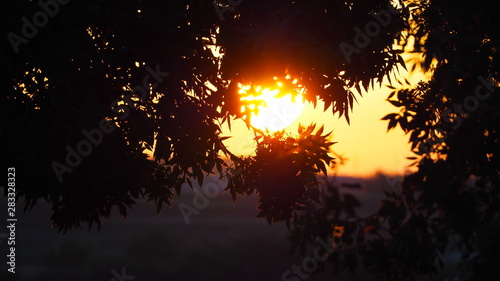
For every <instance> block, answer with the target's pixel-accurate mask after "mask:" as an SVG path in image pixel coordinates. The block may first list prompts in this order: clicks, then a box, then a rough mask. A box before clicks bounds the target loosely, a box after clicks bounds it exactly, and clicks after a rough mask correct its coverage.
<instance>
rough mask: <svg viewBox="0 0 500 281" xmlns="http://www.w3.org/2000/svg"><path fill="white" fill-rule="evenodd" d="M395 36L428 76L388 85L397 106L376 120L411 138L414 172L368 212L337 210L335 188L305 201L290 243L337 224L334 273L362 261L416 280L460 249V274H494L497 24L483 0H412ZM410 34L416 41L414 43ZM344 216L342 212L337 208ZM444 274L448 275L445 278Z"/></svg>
mask: <svg viewBox="0 0 500 281" xmlns="http://www.w3.org/2000/svg"><path fill="white" fill-rule="evenodd" d="M407 7H409V8H410V17H409V21H408V24H407V25H406V26H407V28H408V29H407V30H406V34H407V36H405V37H404V38H403V40H402V41H401V44H403V45H405V46H408V47H410V48H412V49H413V50H414V51H415V52H422V53H423V60H422V61H421V62H418V63H417V64H415V65H414V66H413V69H415V68H416V67H417V66H418V64H420V66H421V67H422V68H423V69H424V70H426V71H427V72H429V73H431V74H432V78H431V79H430V80H428V81H422V82H420V83H419V84H418V85H409V84H408V83H407V82H403V81H400V82H399V84H400V85H399V86H396V85H393V86H391V88H392V89H393V92H392V93H391V94H390V96H389V101H390V102H391V103H392V104H393V105H394V106H396V107H398V108H399V109H400V110H399V112H397V113H391V114H388V115H387V116H385V117H384V118H383V119H385V120H388V128H389V129H391V128H394V127H395V126H397V125H399V126H401V128H402V129H403V130H404V131H405V132H406V133H407V134H408V135H409V136H410V143H411V145H412V149H413V151H414V152H415V157H411V158H412V159H414V160H415V162H414V164H413V166H415V167H416V171H415V172H413V173H411V174H408V175H406V176H405V177H404V179H403V181H402V184H401V188H400V190H399V191H397V192H396V191H389V192H385V194H386V196H387V199H385V200H383V201H382V204H381V206H380V209H379V210H378V211H377V212H376V213H375V214H373V215H372V216H369V217H366V218H357V217H356V216H355V214H349V213H347V215H345V214H346V212H344V211H343V210H342V208H341V207H342V206H344V205H345V204H343V201H342V197H341V196H339V195H338V194H337V193H338V192H337V189H336V187H330V188H329V189H328V190H330V191H328V192H325V193H323V194H322V195H321V196H320V202H322V203H321V204H319V205H318V204H310V205H309V206H308V207H307V208H306V212H305V214H304V215H303V216H301V217H300V218H299V227H297V228H296V229H294V230H293V234H292V238H293V239H294V241H295V242H296V243H305V241H315V239H317V238H318V237H321V238H323V239H326V238H328V237H329V235H331V229H332V226H334V225H336V226H342V227H344V233H343V235H342V237H341V239H340V240H341V242H342V245H343V248H342V249H341V250H339V251H336V252H335V253H334V254H332V255H331V256H330V257H329V261H330V262H331V264H332V265H333V266H334V272H339V271H342V270H351V271H354V270H355V268H356V267H357V266H358V265H359V264H362V265H364V268H365V269H366V270H368V271H370V272H373V273H376V275H377V277H378V279H379V280H403V279H404V278H410V280H414V278H415V277H417V276H424V275H425V276H429V277H430V276H432V275H433V274H434V273H436V272H437V270H438V269H439V268H442V266H443V261H442V256H443V255H444V254H446V253H448V251H450V250H455V251H458V252H459V253H460V254H461V263H460V265H459V268H458V269H460V270H462V272H463V274H461V275H459V280H497V279H498V276H499V274H500V269H499V267H498V266H497V265H498V264H499V262H500V256H499V250H500V244H499V241H498V239H497V237H498V235H499V233H500V225H499V224H498V217H499V215H500V213H499V208H498V206H500V204H499V203H500V202H499V199H500V192H499V188H500V178H499V177H500V161H499V153H500V151H499V148H500V146H499V143H500V135H499V128H498V126H499V122H498V120H499V119H498V118H499V112H500V111H499V104H500V103H499V96H498V87H499V81H500V75H499V70H500V64H499V62H500V57H499V50H500V41H499V35H500V33H499V31H500V25H499V22H498V20H497V11H496V10H495V9H494V6H493V3H492V2H488V1H479V2H474V3H472V2H470V1H409V2H408V3H407ZM411 37H413V39H415V41H411V40H410V38H411ZM342 214H344V215H342ZM450 278H451V277H450Z"/></svg>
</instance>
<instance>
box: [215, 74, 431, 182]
mask: <svg viewBox="0 0 500 281" xmlns="http://www.w3.org/2000/svg"><path fill="white" fill-rule="evenodd" d="M400 73H401V75H404V76H406V77H407V79H408V80H409V81H410V82H411V83H412V84H414V83H417V82H418V81H420V80H423V79H424V77H425V76H424V75H423V74H422V73H421V72H418V73H413V74H412V75H409V74H408V73H407V72H406V71H405V70H404V69H402V68H401V69H400ZM388 84H389V83H388V81H384V83H382V87H381V88H380V87H378V88H377V87H376V88H375V90H373V91H371V90H370V91H369V92H368V93H363V97H359V95H358V96H356V98H357V100H358V103H357V104H356V103H355V104H354V111H353V112H352V113H351V114H350V118H351V124H350V125H348V124H347V122H346V120H345V118H344V117H342V118H340V119H339V118H338V114H335V115H334V116H333V115H332V113H331V111H330V110H327V111H326V112H322V108H323V105H322V104H318V105H319V106H318V109H314V108H313V106H312V105H311V104H307V105H306V106H305V108H304V110H303V112H302V114H301V115H300V117H299V118H298V119H297V120H296V121H295V122H294V123H293V124H292V125H290V126H289V127H287V128H286V130H287V131H289V132H292V133H293V132H297V125H298V123H299V122H300V123H301V124H303V125H309V124H310V123H312V122H316V123H317V124H318V125H319V126H320V125H325V131H326V132H329V131H331V130H333V141H336V142H338V143H336V144H334V145H333V149H334V150H335V152H337V153H339V154H341V155H343V156H345V157H346V158H348V160H347V161H346V163H345V164H344V165H342V166H339V167H338V175H340V176H358V177H360V176H361V177H368V176H371V175H373V174H375V173H376V172H377V171H381V172H383V173H387V174H394V175H403V174H404V170H405V166H406V165H407V163H410V161H409V160H406V157H407V156H414V155H413V154H412V153H411V152H410V145H409V143H408V138H409V136H407V135H404V133H403V131H402V130H401V128H400V127H399V126H398V127H397V128H395V129H393V130H391V131H389V132H387V121H382V120H380V119H381V118H382V117H383V116H385V115H386V114H388V113H391V112H397V111H398V109H397V108H396V107H394V106H392V105H391V104H390V103H388V102H387V101H386V99H387V97H388V95H389V93H390V89H389V88H387V87H385V86H384V85H388ZM224 135H226V136H233V137H232V138H230V139H228V140H226V141H225V144H226V145H227V146H228V148H229V149H230V150H231V151H232V152H233V153H235V154H239V155H241V154H243V155H248V154H251V153H253V152H254V150H255V143H254V142H253V140H252V138H253V134H252V132H251V131H249V130H247V128H246V126H245V124H244V123H243V121H241V120H239V121H237V122H235V123H234V124H232V131H229V129H228V128H225V129H224Z"/></svg>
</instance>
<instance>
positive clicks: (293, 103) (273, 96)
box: [238, 76, 304, 132]
mask: <svg viewBox="0 0 500 281" xmlns="http://www.w3.org/2000/svg"><path fill="white" fill-rule="evenodd" d="M286 79H290V77H289V76H287V77H286ZM274 80H275V81H276V85H275V86H274V87H266V88H264V87H263V86H260V85H258V86H251V85H242V84H238V87H239V93H240V94H241V95H242V97H241V100H242V101H244V102H246V104H245V105H243V106H242V108H241V111H242V112H244V111H245V109H247V108H248V109H250V110H251V114H250V116H249V118H250V124H251V125H252V126H253V127H255V128H257V129H260V130H266V129H267V130H269V131H271V132H273V131H279V130H283V129H285V128H286V127H288V126H290V125H291V124H292V123H293V122H294V121H295V120H297V118H299V116H300V114H301V113H302V110H303V108H304V103H303V102H302V101H303V98H302V95H301V94H300V93H297V94H292V93H291V91H293V90H292V89H286V88H285V87H284V83H283V82H281V81H278V79H277V77H274ZM292 83H293V84H296V83H297V79H294V80H293V82H292ZM287 92H288V94H284V95H283V93H287Z"/></svg>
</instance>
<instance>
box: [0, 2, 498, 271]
mask: <svg viewBox="0 0 500 281" xmlns="http://www.w3.org/2000/svg"><path fill="white" fill-rule="evenodd" d="M0 15H1V18H0V21H1V24H0V29H1V34H2V36H1V39H0V40H1V41H0V51H1V56H0V57H1V60H0V66H1V68H2V69H3V70H5V71H3V73H2V75H1V76H0V87H1V88H0V89H1V90H2V95H1V102H0V114H1V118H0V120H1V121H0V122H1V129H2V130H1V131H0V133H1V134H2V139H5V140H6V141H7V142H6V145H4V146H2V148H1V153H2V155H1V156H2V163H1V165H2V169H3V168H6V167H12V166H13V167H16V173H17V175H18V177H17V182H16V185H17V189H16V191H17V196H18V197H19V198H22V199H24V200H25V201H26V202H27V204H26V209H28V210H29V209H31V208H32V207H33V206H34V205H35V204H36V202H37V201H38V200H40V199H43V200H46V201H48V202H49V203H50V204H51V205H52V209H53V216H52V221H53V224H54V226H55V227H57V228H58V229H59V230H62V231H67V230H69V229H71V228H73V227H79V226H81V225H82V224H88V225H89V227H90V226H92V225H93V224H97V225H98V226H100V223H101V218H102V217H108V216H109V215H110V211H111V208H112V207H113V206H116V207H118V208H119V210H120V213H121V214H122V215H124V216H126V214H127V208H130V207H131V206H132V205H133V204H134V202H135V201H136V200H138V199H140V198H143V197H144V198H147V199H148V200H150V201H153V202H154V203H155V204H156V206H157V211H158V212H159V211H160V209H161V207H162V206H163V205H164V204H167V205H169V204H170V202H171V201H172V200H173V197H174V196H175V195H176V194H179V193H180V188H181V185H182V184H184V183H186V182H187V183H191V181H198V183H199V184H200V186H201V185H202V183H203V179H204V177H205V176H206V175H207V174H209V173H213V172H217V173H218V174H219V175H221V176H226V177H228V178H229V184H228V191H229V192H230V193H231V194H232V195H233V198H236V196H237V195H238V194H240V195H244V194H247V195H248V194H251V193H254V192H256V193H257V194H258V195H259V198H260V200H259V205H258V207H259V209H260V211H261V212H260V213H259V216H260V217H264V218H266V219H267V220H268V221H269V222H270V223H273V222H282V221H284V222H286V223H287V224H288V225H290V222H291V221H293V222H294V228H293V232H292V238H293V239H294V241H295V242H296V243H298V244H301V243H304V242H305V241H308V240H311V241H316V240H315V239H316V238H318V237H321V238H324V239H327V238H328V237H331V236H332V229H336V228H335V227H343V232H342V233H343V234H342V235H341V236H340V237H337V238H338V239H340V240H341V242H342V245H343V247H344V248H343V249H342V250H340V251H336V252H335V253H334V254H332V255H331V256H329V261H330V262H332V264H333V266H334V269H335V272H339V271H341V270H344V269H348V270H355V269H356V267H357V265H358V264H360V263H362V264H363V265H364V267H365V269H367V270H368V271H370V272H374V273H376V274H377V276H378V277H379V278H380V279H381V280H400V279H402V278H404V277H408V276H409V277H414V276H416V275H432V273H434V272H436V270H437V268H438V265H439V262H440V261H441V258H440V255H441V254H443V253H444V252H445V250H447V249H449V248H450V247H452V246H456V247H457V248H458V250H460V251H461V252H462V253H463V257H464V264H463V267H464V268H468V269H470V272H471V276H472V277H471V278H470V279H471V280H476V279H477V280H479V279H480V278H481V279H487V280H491V279H492V278H493V276H498V274H499V273H500V272H498V271H499V269H498V267H496V266H495V265H496V264H497V263H498V260H499V258H498V248H499V247H498V246H499V245H498V241H496V240H495V239H493V237H495V235H496V236H498V232H499V227H498V225H496V226H495V225H490V224H487V223H486V222H487V221H490V220H491V219H492V218H494V217H495V216H496V215H498V207H496V206H498V203H499V192H498V188H499V163H500V161H499V160H498V159H499V158H498V153H499V151H498V149H499V145H498V143H499V135H498V134H499V133H498V128H497V127H498V121H497V120H498V112H499V110H498V104H499V101H498V94H497V92H496V90H497V88H498V81H499V79H500V77H499V72H498V69H499V52H498V50H499V45H500V44H499V41H498V40H499V38H498V34H499V33H498V32H499V25H498V22H497V21H496V20H495V18H496V16H497V14H496V9H495V6H494V4H493V3H492V2H489V1H479V2H476V3H471V2H470V1H465V0H460V1H431V0H422V1H413V0H409V1H404V2H403V1H398V2H397V3H392V1H387V0H369V1H358V0H351V1H326V0H325V1H313V2H311V1H305V0H299V1H297V0H295V1H285V0H274V1H263V0H259V1H247V0H240V1H214V2H212V1H202V0H198V1H195V0H192V1H187V0H186V1H164V2H157V1H147V0H146V1H106V2H103V1H94V0H90V1H85V2H78V1H62V0H59V1H57V2H56V1H47V2H43V1H40V2H34V1H18V2H13V3H10V4H9V6H8V7H4V9H2V10H1V11H0ZM395 43H396V44H395ZM405 46H406V47H409V48H410V49H412V50H413V51H415V52H422V53H423V55H424V57H423V58H424V59H423V62H422V64H421V66H422V67H423V69H425V70H427V71H429V72H430V73H431V74H432V79H430V80H429V81H423V82H421V83H419V84H418V85H404V83H400V84H401V85H400V86H395V84H393V86H391V87H393V88H394V92H393V93H392V94H391V96H390V97H389V99H390V100H391V103H392V104H393V105H395V106H397V107H399V108H400V111H399V112H398V113H393V114H388V115H387V116H386V117H385V119H386V120H388V126H389V129H390V128H393V127H395V126H397V125H400V126H401V128H403V130H404V131H405V132H407V133H408V134H409V135H410V142H411V143H412V147H413V149H414V151H415V153H416V156H415V157H416V163H415V166H416V167H417V171H416V172H415V173H413V174H410V175H407V176H406V177H405V178H404V180H403V183H402V186H401V190H400V192H387V193H386V195H387V199H386V200H384V201H383V203H382V205H381V207H380V209H379V210H378V212H376V213H375V214H373V215H372V216H369V217H367V218H357V217H356V214H355V213H354V211H353V206H356V205H357V204H356V203H357V202H356V200H355V198H352V197H349V196H347V197H346V196H344V195H343V196H341V195H339V193H338V190H337V189H336V187H334V186H330V188H329V189H328V190H327V191H325V192H324V193H321V190H320V191H319V193H318V192H317V187H318V185H319V182H318V180H317V177H316V175H318V174H319V173H321V172H323V173H324V172H325V167H326V166H328V165H331V164H332V161H333V160H334V159H333V158H332V157H331V156H330V155H329V154H328V152H329V151H330V146H331V145H332V143H331V142H330V140H329V139H328V134H326V133H325V134H323V132H322V130H321V129H319V130H315V127H313V126H309V127H304V128H301V131H300V132H299V133H300V134H299V137H297V138H293V137H288V136H287V135H285V134H283V133H277V134H274V135H269V134H265V133H262V132H258V131H256V134H257V137H256V141H257V142H258V146H257V151H256V154H255V156H248V157H239V156H236V155H234V154H233V153H232V152H231V151H230V150H229V149H228V148H227V147H225V145H224V143H223V140H224V138H225V137H224V136H222V135H221V126H222V125H223V124H224V123H228V124H230V123H231V122H232V121H233V120H234V119H235V118H243V119H245V115H246V114H247V111H244V112H242V111H241V106H242V105H243V106H245V104H244V103H242V101H241V100H240V95H239V93H238V83H241V84H255V85H264V84H266V83H270V81H271V80H272V79H273V78H274V77H277V78H278V79H281V80H283V81H285V80H286V79H284V78H285V77H286V76H291V77H294V78H296V79H298V80H299V83H298V84H299V85H301V86H302V87H303V88H304V89H305V98H306V99H307V100H309V101H312V102H313V103H314V104H316V103H317V101H318V100H322V101H324V102H325V109H327V108H328V107H331V109H332V112H333V113H336V112H338V113H340V115H341V116H344V117H345V118H346V120H347V122H348V121H349V111H350V110H351V109H352V107H353V102H354V100H355V96H354V93H353V90H352V89H353V88H355V89H357V92H358V93H359V94H361V92H362V91H363V90H367V89H368V88H369V87H370V86H373V85H374V84H375V83H377V82H378V83H382V79H383V78H384V77H389V74H391V73H392V72H393V71H398V66H402V67H405V63H404V61H403V59H402V57H401V53H402V52H403V47H405ZM289 87H295V86H293V85H289ZM245 120H246V121H248V118H247V119H245ZM146 148H149V149H154V161H151V160H148V159H147V155H146V154H145V153H144V150H145V149H146ZM471 180H472V181H474V184H472V185H471V184H470V181H471ZM271 187H279V188H276V189H272V188H271ZM298 210H304V212H303V213H302V215H301V216H297V211H298ZM455 239H456V240H455ZM455 241H458V242H456V243H454V242H455Z"/></svg>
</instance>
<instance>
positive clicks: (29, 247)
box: [0, 177, 454, 281]
mask: <svg viewBox="0 0 500 281" xmlns="http://www.w3.org/2000/svg"><path fill="white" fill-rule="evenodd" d="M340 180H345V181H348V182H353V181H355V180H353V179H340ZM362 184H363V188H362V189H349V191H348V192H351V193H354V194H356V196H358V197H359V198H360V200H361V201H362V203H363V204H364V207H363V209H362V210H360V213H361V214H363V215H366V214H369V213H370V212H372V211H374V210H376V207H377V205H378V200H379V199H381V198H382V192H381V190H382V189H383V188H385V189H387V186H384V184H385V185H387V183H385V179H384V178H383V177H379V178H377V179H371V180H365V181H363V182H362ZM192 198H193V193H192V191H191V190H188V189H186V190H184V192H183V194H182V196H181V197H180V198H177V199H176V201H175V202H174V206H173V207H172V208H168V207H165V208H164V209H163V210H162V212H161V214H160V216H158V217H156V216H155V208H154V205H153V204H148V203H145V202H141V203H139V204H137V205H136V206H135V207H134V209H133V210H131V211H130V212H129V216H128V218H127V219H124V218H121V217H119V216H118V215H116V214H114V215H113V216H112V217H111V218H110V219H109V220H107V221H104V222H103V225H102V230H101V233H99V234H98V233H97V231H96V230H95V229H93V230H92V231H91V232H88V231H87V230H86V229H84V230H74V231H71V232H69V233H68V234H66V235H62V234H58V233H57V231H56V230H55V229H51V228H50V207H49V206H48V204H46V203H41V204H39V205H38V206H36V207H35V209H34V210H33V211H32V212H30V213H28V214H21V212H20V210H21V206H20V205H18V223H17V227H16V235H17V237H16V247H17V248H16V274H15V278H12V277H14V276H13V275H12V274H10V273H6V268H7V267H6V263H5V262H2V265H1V267H0V268H1V270H2V274H3V275H0V277H2V278H1V280H22V281H35V280H37V281H38V280H47V281H59V280H60V281H68V280H72V281H80V280H82V281H83V280H85V281H87V280H103V281H110V280H112V279H113V278H114V276H113V274H112V270H113V269H114V270H116V272H121V269H122V268H123V267H124V268H125V269H126V274H127V275H130V276H135V278H134V279H133V280H134V281H142V280H147V281H155V280H217V281H225V280H228V281H229V280H231V281H233V280H242V281H245V280H264V281H265V280H276V281H279V280H281V276H282V274H283V272H284V271H286V270H288V269H290V268H291V266H292V265H294V264H301V262H302V260H303V259H304V257H303V256H300V255H299V254H294V255H290V254H289V249H290V244H289V242H288V241H287V239H286V235H287V230H286V227H285V226H284V225H273V226H269V225H268V224H267V223H266V222H264V221H262V220H260V219H257V218H256V214H257V210H256V209H255V206H256V201H257V198H256V197H255V196H251V197H239V198H238V199H237V203H236V204H234V203H233V202H232V201H231V198H230V196H228V195H227V194H221V195H219V196H216V197H215V198H213V199H210V201H209V202H210V203H209V205H208V206H207V207H206V208H205V209H202V210H200V213H199V214H198V215H193V216H191V217H190V224H189V225H187V224H186V223H185V221H184V219H183V217H182V215H181V213H180V211H179V208H178V206H179V204H181V203H184V204H186V205H192ZM1 201H2V203H5V200H4V199H3V198H2V200H1ZM2 206H6V204H2ZM4 213H5V212H2V214H4ZM4 216H5V214H4ZM2 221H4V222H5V217H3V218H2ZM5 232H6V231H5V230H0V233H5ZM0 249H1V253H2V260H5V259H6V257H5V255H4V253H6V252H7V243H5V240H4V241H2V243H1V244H0ZM5 276H6V277H7V278H8V279H6V278H4V277H5ZM442 276H445V277H447V278H448V279H449V280H451V279H452V278H453V277H454V274H453V271H449V272H446V273H445V274H444V275H442ZM289 280H293V281H296V279H289ZM307 280H318V281H321V280H354V281H357V280H365V281H367V280H373V277H372V276H370V275H366V274H363V273H358V274H356V275H354V276H353V275H348V274H345V275H342V276H339V277H337V278H335V279H332V278H331V276H330V272H329V269H328V268H327V270H326V272H325V273H323V274H317V275H315V276H311V277H309V278H308V279H307ZM422 280H426V279H422ZM433 280H444V278H443V277H439V278H434V279H433ZM117 281H118V280H117Z"/></svg>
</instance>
